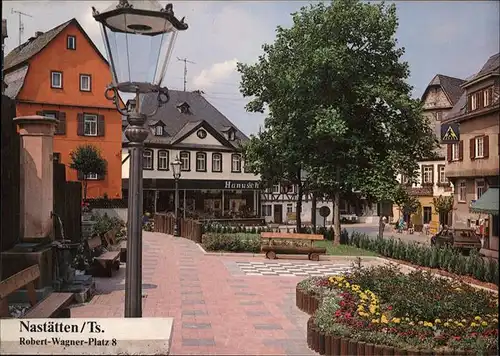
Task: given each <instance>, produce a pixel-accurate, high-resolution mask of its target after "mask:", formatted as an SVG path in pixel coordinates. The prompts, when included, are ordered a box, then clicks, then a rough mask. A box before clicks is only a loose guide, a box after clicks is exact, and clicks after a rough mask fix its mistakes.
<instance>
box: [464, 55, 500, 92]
mask: <svg viewBox="0 0 500 356" xmlns="http://www.w3.org/2000/svg"><path fill="white" fill-rule="evenodd" d="M499 69H500V53H497V54H494V55H493V56H491V57H490V58H488V60H487V61H486V63H485V64H484V65H483V67H482V68H481V70H480V71H479V72H478V73H477V74H476V75H474V76H473V77H472V78H470V79H469V80H467V82H466V83H464V85H463V87H466V86H468V85H470V84H472V82H475V81H477V80H478V79H480V78H482V77H485V76H487V75H489V74H492V73H497V74H499Z"/></svg>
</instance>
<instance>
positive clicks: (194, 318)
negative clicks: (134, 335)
mask: <svg viewBox="0 0 500 356" xmlns="http://www.w3.org/2000/svg"><path fill="white" fill-rule="evenodd" d="M259 262H260V263H265V264H267V263H269V264H272V266H270V267H273V268H270V269H271V270H273V271H275V273H274V274H273V275H259V273H258V271H259V270H264V269H265V268H263V267H262V265H260V266H259ZM255 263H257V264H255ZM316 264H317V266H318V268H315V267H314V265H312V264H311V262H310V261H307V259H303V260H278V261H276V262H275V261H268V260H265V259H264V258H259V257H254V258H252V257H238V256H236V257H233V256H209V255H205V254H204V253H203V252H202V250H201V249H200V248H199V247H198V246H197V245H196V244H195V243H193V242H191V241H190V240H186V239H183V238H174V237H172V236H169V235H164V234H160V233H151V232H144V250H143V286H144V289H143V291H144V299H143V301H144V304H143V316H144V317H153V316H157V317H161V316H163V317H173V318H174V332H173V337H172V347H171V354H175V355H182V354H190V355H197V354H204V355H206V354H212V355H214V354H217V355H222V354H233V355H235V354H236V355H237V354H240V355H269V354H272V355H313V354H314V353H313V352H312V351H310V350H309V349H308V348H307V344H306V331H305V329H306V321H307V318H308V316H307V315H306V314H304V313H302V312H301V311H299V310H298V309H297V308H296V306H295V286H296V284H297V283H298V282H299V281H300V280H302V279H303V278H306V275H314V274H318V273H320V272H321V271H327V273H328V274H331V273H332V272H333V273H335V272H341V271H343V270H346V269H348V268H349V263H348V262H345V261H342V260H339V261H338V262H335V261H322V262H317V263H316ZM125 268H126V267H125V266H124V265H122V266H121V268H120V271H119V273H118V274H117V275H116V276H115V277H113V278H112V279H101V278H96V285H97V294H96V295H95V296H94V298H93V299H92V300H91V301H90V302H89V303H87V304H85V305H81V306H75V307H74V308H73V309H72V317H75V318H78V317H123V305H124V298H125V294H124V288H125V279H124V276H125ZM255 271H257V273H255ZM276 271H278V272H279V273H276ZM297 274H299V276H297Z"/></svg>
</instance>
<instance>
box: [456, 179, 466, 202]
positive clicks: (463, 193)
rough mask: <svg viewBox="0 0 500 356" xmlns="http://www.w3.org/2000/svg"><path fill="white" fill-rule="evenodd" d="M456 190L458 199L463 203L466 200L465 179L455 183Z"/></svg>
mask: <svg viewBox="0 0 500 356" xmlns="http://www.w3.org/2000/svg"><path fill="white" fill-rule="evenodd" d="M457 190H458V194H457V195H458V197H457V198H458V201H459V202H461V203H465V202H466V201H467V182H466V181H465V180H461V181H459V182H458V184H457Z"/></svg>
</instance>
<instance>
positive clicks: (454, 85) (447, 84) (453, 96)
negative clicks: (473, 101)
mask: <svg viewBox="0 0 500 356" xmlns="http://www.w3.org/2000/svg"><path fill="white" fill-rule="evenodd" d="M464 83H465V80H463V79H460V78H455V77H449V76H447V75H443V74H436V76H435V77H434V78H432V80H431V82H430V83H429V85H428V86H427V88H426V89H425V91H424V94H422V100H424V98H425V96H426V95H427V92H428V91H429V89H430V88H432V87H435V86H439V87H441V89H443V92H444V93H445V95H446V96H447V97H448V100H449V101H450V103H451V105H452V106H453V105H455V104H456V103H457V101H458V99H460V95H462V93H463V91H464V90H463V89H462V88H461V85H462V84H464Z"/></svg>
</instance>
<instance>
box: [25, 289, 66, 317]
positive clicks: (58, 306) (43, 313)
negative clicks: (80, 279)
mask: <svg viewBox="0 0 500 356" xmlns="http://www.w3.org/2000/svg"><path fill="white" fill-rule="evenodd" d="M72 301H73V293H52V294H50V295H49V296H48V297H47V298H45V299H44V300H42V301H41V302H40V303H38V304H37V305H35V306H34V307H33V308H31V309H30V310H29V311H28V312H27V313H26V314H25V315H24V316H23V319H30V318H50V317H53V316H55V315H56V313H58V312H59V311H61V310H62V309H65V308H67V307H68V306H69V305H70V304H71V302H72Z"/></svg>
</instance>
